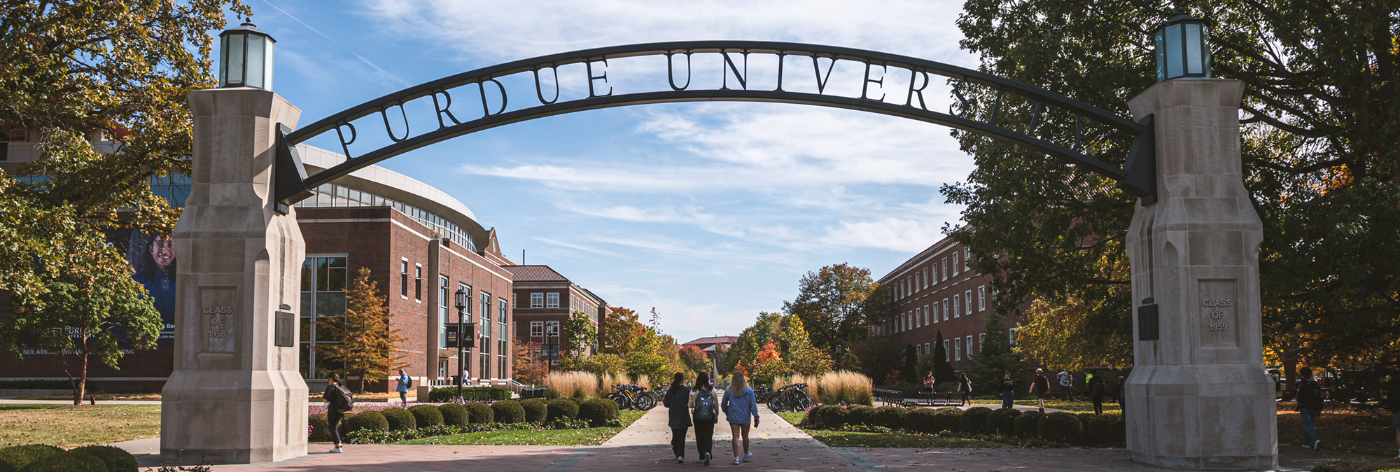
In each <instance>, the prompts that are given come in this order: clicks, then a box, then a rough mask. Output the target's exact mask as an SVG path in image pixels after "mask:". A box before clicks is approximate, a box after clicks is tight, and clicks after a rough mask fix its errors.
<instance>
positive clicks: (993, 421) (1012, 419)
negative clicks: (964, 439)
mask: <svg viewBox="0 0 1400 472" xmlns="http://www.w3.org/2000/svg"><path fill="white" fill-rule="evenodd" d="M1017 416H1021V410H1017V409H1014V408H1002V409H996V410H992V411H991V413H988V414H987V425H986V429H985V430H984V431H986V432H987V434H1000V435H1002V436H1007V437H1011V436H1015V435H1016V417H1017Z"/></svg>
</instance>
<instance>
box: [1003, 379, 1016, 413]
mask: <svg viewBox="0 0 1400 472" xmlns="http://www.w3.org/2000/svg"><path fill="white" fill-rule="evenodd" d="M1014 400H1016V381H1015V380H1011V373H1010V372H1006V373H1004V374H1002V377H1001V407H1002V408H1003V409H1006V408H1013V407H1015V406H1016V405H1015V403H1014Z"/></svg>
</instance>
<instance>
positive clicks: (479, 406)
mask: <svg viewBox="0 0 1400 472" xmlns="http://www.w3.org/2000/svg"><path fill="white" fill-rule="evenodd" d="M466 407H467V421H468V422H470V423H471V424H486V423H491V422H495V421H496V412H495V411H493V410H492V409H491V405H487V404H485V403H468V404H466Z"/></svg>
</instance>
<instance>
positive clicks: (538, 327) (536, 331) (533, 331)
mask: <svg viewBox="0 0 1400 472" xmlns="http://www.w3.org/2000/svg"><path fill="white" fill-rule="evenodd" d="M530 337H532V338H542V337H544V322H543V321H531V322H530Z"/></svg>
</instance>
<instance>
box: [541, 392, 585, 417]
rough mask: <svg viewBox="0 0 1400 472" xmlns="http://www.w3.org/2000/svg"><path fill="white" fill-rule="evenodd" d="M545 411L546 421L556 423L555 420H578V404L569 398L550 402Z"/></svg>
mask: <svg viewBox="0 0 1400 472" xmlns="http://www.w3.org/2000/svg"><path fill="white" fill-rule="evenodd" d="M546 408H547V409H546V410H545V419H544V420H545V421H546V422H550V421H554V419H555V418H565V419H570V420H572V419H574V418H578V403H576V402H574V401H573V400H571V399H568V398H555V399H553V400H550V401H549V404H548V406H547V407H546Z"/></svg>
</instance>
